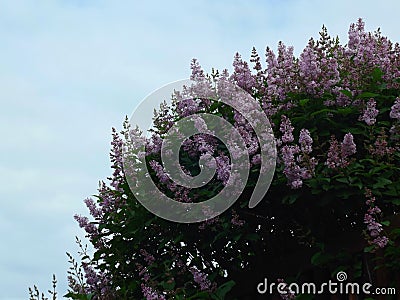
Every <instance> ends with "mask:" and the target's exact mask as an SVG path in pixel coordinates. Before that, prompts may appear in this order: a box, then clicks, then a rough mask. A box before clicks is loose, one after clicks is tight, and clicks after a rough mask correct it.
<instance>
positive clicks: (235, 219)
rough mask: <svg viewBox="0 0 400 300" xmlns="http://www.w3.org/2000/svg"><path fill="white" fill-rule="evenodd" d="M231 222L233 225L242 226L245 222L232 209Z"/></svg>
mask: <svg viewBox="0 0 400 300" xmlns="http://www.w3.org/2000/svg"><path fill="white" fill-rule="evenodd" d="M231 223H232V225H234V226H238V227H242V226H243V225H244V223H246V221H245V220H240V219H239V215H238V213H237V212H236V211H235V210H234V209H233V210H232V219H231Z"/></svg>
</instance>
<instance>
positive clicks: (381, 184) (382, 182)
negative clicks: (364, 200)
mask: <svg viewBox="0 0 400 300" xmlns="http://www.w3.org/2000/svg"><path fill="white" fill-rule="evenodd" d="M391 183H392V181H391V180H389V179H386V178H384V177H377V183H375V184H374V185H373V186H372V188H373V189H379V188H383V187H385V186H386V185H388V184H391Z"/></svg>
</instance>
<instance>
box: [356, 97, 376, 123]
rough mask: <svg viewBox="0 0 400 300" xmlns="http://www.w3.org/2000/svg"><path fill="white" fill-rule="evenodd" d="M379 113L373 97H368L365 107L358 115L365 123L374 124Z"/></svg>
mask: <svg viewBox="0 0 400 300" xmlns="http://www.w3.org/2000/svg"><path fill="white" fill-rule="evenodd" d="M378 114H379V110H377V109H376V102H375V99H374V98H371V99H369V101H368V102H367V107H366V108H365V110H364V113H363V115H362V116H360V119H359V120H360V121H364V122H365V123H367V125H370V126H371V125H374V124H375V122H376V117H377V116H378Z"/></svg>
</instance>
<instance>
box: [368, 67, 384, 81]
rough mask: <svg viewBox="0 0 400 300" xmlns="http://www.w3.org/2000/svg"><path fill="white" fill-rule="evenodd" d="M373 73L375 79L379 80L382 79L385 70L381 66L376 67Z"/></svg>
mask: <svg viewBox="0 0 400 300" xmlns="http://www.w3.org/2000/svg"><path fill="white" fill-rule="evenodd" d="M371 75H372V78H373V79H374V81H379V80H381V79H382V75H383V72H382V70H381V69H380V68H374V70H373V71H372V74H371Z"/></svg>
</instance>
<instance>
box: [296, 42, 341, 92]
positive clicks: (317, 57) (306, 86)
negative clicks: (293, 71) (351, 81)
mask: <svg viewBox="0 0 400 300" xmlns="http://www.w3.org/2000/svg"><path fill="white" fill-rule="evenodd" d="M318 46H319V45H318V44H317V43H315V42H314V40H313V39H310V41H309V43H308V45H307V47H306V48H305V49H304V50H303V53H301V54H300V59H299V78H300V79H299V81H300V83H299V84H300V87H301V90H302V91H303V92H305V93H308V94H310V95H316V96H322V95H323V93H324V92H325V91H332V88H333V87H334V86H335V85H336V84H337V83H338V82H339V79H340V77H339V70H338V68H339V66H338V62H337V59H336V58H334V57H328V56H327V54H326V53H325V51H321V50H322V49H320V48H319V47H318Z"/></svg>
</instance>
